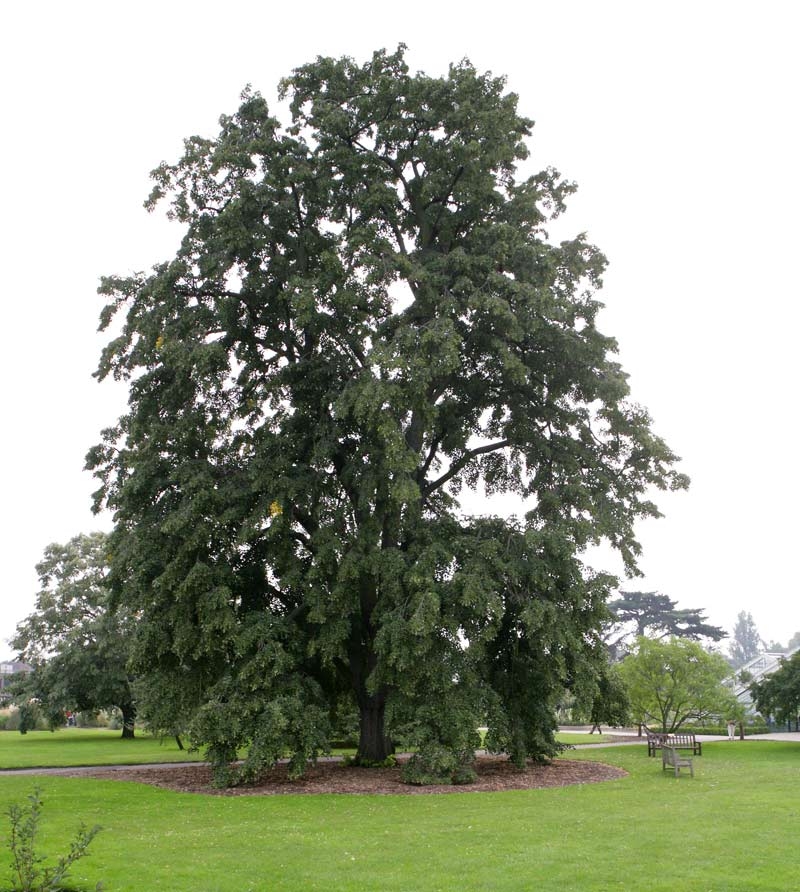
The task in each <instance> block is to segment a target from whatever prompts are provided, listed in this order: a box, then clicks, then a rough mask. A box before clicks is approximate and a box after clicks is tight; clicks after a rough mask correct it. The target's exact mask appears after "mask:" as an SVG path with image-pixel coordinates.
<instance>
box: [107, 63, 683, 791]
mask: <svg viewBox="0 0 800 892" xmlns="http://www.w3.org/2000/svg"><path fill="white" fill-rule="evenodd" d="M281 91H282V96H283V97H284V98H285V99H287V100H288V101H289V108H290V114H291V121H290V123H289V124H288V125H287V126H283V125H281V123H280V122H279V121H278V120H277V119H276V118H274V117H273V116H272V115H271V114H270V112H269V110H268V107H267V103H266V102H265V100H264V99H263V98H262V96H260V95H259V94H258V93H254V92H251V91H247V92H245V94H244V95H243V98H242V104H241V106H240V108H239V109H238V111H237V112H236V113H235V114H234V115H232V116H223V117H222V118H221V119H220V126H221V129H220V133H219V135H218V136H217V137H216V138H214V139H206V138H200V137H194V138H192V139H189V140H187V141H186V145H185V152H184V155H183V157H182V158H181V159H180V160H179V161H178V162H177V163H175V164H166V163H165V164H162V165H161V166H160V167H159V168H157V170H156V171H155V172H154V179H155V188H154V190H153V193H152V196H151V198H150V202H149V203H150V206H154V205H155V204H156V203H158V202H160V201H166V202H168V206H169V209H170V213H171V215H172V216H173V217H174V218H175V219H176V220H178V221H180V223H182V224H183V226H184V227H185V236H184V238H183V242H182V244H181V247H180V249H179V250H178V252H177V254H176V256H175V257H174V258H173V259H172V260H170V261H167V262H165V263H163V264H161V265H159V266H157V267H155V268H154V270H153V271H152V272H151V273H149V274H139V275H135V276H132V277H129V278H116V277H111V278H107V279H105V280H104V281H103V284H102V288H101V290H102V292H103V293H104V294H106V295H107V296H108V298H109V303H108V306H107V308H106V310H105V312H104V315H103V325H104V326H107V325H109V324H110V323H111V321H112V319H114V318H115V317H117V316H118V315H121V317H122V326H121V330H120V333H119V334H118V335H117V336H116V337H114V338H113V340H112V341H111V342H110V343H109V345H108V346H107V348H106V350H105V351H104V353H103V357H102V360H101V364H100V369H99V377H100V378H103V377H105V376H107V375H113V376H115V377H116V378H120V379H124V380H126V381H128V382H129V387H130V397H129V407H128V411H127V413H126V414H125V415H124V416H123V417H122V418H121V419H120V420H119V421H118V423H117V424H116V425H115V426H114V427H112V428H110V429H109V430H108V431H106V432H105V434H104V441H103V443H102V444H101V445H99V446H97V447H96V448H95V449H94V450H92V452H91V453H90V456H89V466H90V467H91V468H93V469H94V471H95V472H96V474H97V475H98V477H99V478H100V480H101V482H102V485H101V488H100V490H99V491H98V493H97V506H98V507H102V506H107V507H109V508H110V509H111V510H113V512H114V514H115V518H116V529H115V532H114V534H113V537H112V538H113V543H114V544H113V549H112V550H113V553H114V561H113V567H112V574H111V581H112V585H113V587H114V590H115V598H116V602H117V603H118V604H125V605H126V606H127V607H128V608H129V609H131V610H134V611H136V614H137V617H139V621H138V623H137V627H136V635H135V640H134V645H133V646H134V665H135V666H136V669H137V672H138V673H139V674H145V673H158V674H159V678H160V679H162V681H163V683H164V684H170V683H171V682H170V681H169V680H170V679H178V680H179V681H177V682H175V683H176V684H179V685H181V687H182V689H183V685H184V681H185V679H187V678H191V680H192V681H191V685H190V686H189V687H190V689H191V691H192V694H191V697H192V698H193V700H194V706H195V711H194V716H195V717H194V720H193V735H194V739H195V742H197V743H200V744H203V745H206V746H209V747H210V753H211V756H212V758H213V760H214V761H215V763H216V764H217V765H218V766H219V768H220V776H221V777H223V779H226V780H227V779H229V778H228V777H227V775H225V770H224V766H225V764H226V763H227V762H228V760H230V759H232V758H233V756H234V754H235V753H236V751H237V749H239V748H241V747H243V746H246V747H249V752H250V757H249V759H248V761H247V763H246V765H245V769H244V772H245V774H247V773H254V772H257V771H259V770H260V769H261V768H262V767H263V766H264V765H268V764H270V763H271V762H272V761H273V760H274V758H275V757H276V755H277V754H279V753H282V752H284V751H286V750H288V751H289V752H291V753H292V754H293V770H295V771H298V772H299V771H301V770H302V766H303V764H304V763H305V761H306V760H307V759H308V758H311V757H313V756H314V754H315V753H317V752H318V751H320V750H321V749H324V747H325V745H326V741H327V740H329V739H330V736H331V734H332V733H333V732H334V728H333V721H334V717H333V715H332V713H333V711H334V704H340V703H341V702H342V698H345V699H346V698H351V700H352V701H353V702H354V705H355V706H356V707H357V709H358V711H359V715H360V746H359V756H360V757H362V758H363V759H365V760H366V759H368V760H372V761H380V760H381V759H383V758H385V756H386V755H387V753H388V752H389V751H390V750H391V747H392V736H393V735H394V736H397V735H399V734H401V733H402V734H405V735H411V736H412V737H413V739H414V740H415V741H416V742H417V743H418V744H420V745H422V746H423V747H424V746H426V745H429V746H430V747H432V748H437V747H442V746H444V747H445V748H446V749H448V750H449V751H450V752H453V753H469V752H471V750H472V748H473V747H474V742H475V728H476V727H477V726H478V725H479V724H480V723H481V722H482V721H484V720H486V721H488V723H489V727H490V733H489V741H490V745H492V746H494V747H495V748H498V749H501V750H503V751H507V752H510V753H512V754H513V755H514V757H515V758H517V759H518V760H521V759H524V758H525V757H526V756H533V757H542V756H546V755H548V754H551V753H553V752H554V751H555V744H554V738H553V734H552V730H553V726H554V719H553V708H554V706H555V704H556V702H557V701H558V699H559V697H560V696H561V694H562V692H563V690H564V688H565V687H574V686H576V685H591V684H592V683H593V679H594V678H595V677H596V671H595V670H596V666H597V661H601V660H602V659H603V658H604V657H603V648H602V646H601V644H600V640H599V635H598V629H599V627H600V625H601V623H602V621H603V619H604V617H605V608H604V601H605V598H606V597H607V594H608V590H609V587H610V585H611V584H612V581H611V580H610V579H609V578H608V577H605V576H603V575H593V574H591V573H588V572H587V571H586V570H585V569H584V568H583V567H582V565H581V563H580V560H579V555H580V553H581V551H582V550H583V549H584V548H585V547H586V546H587V545H589V544H591V543H594V542H598V541H601V540H606V541H609V542H610V543H611V544H612V545H613V546H614V547H615V548H616V549H618V551H619V552H620V553H621V555H622V557H623V559H624V561H625V563H626V565H627V566H628V568H629V569H630V570H632V571H633V570H634V568H635V561H636V556H637V554H638V552H639V546H638V543H637V542H636V538H635V535H634V526H633V525H634V522H635V520H636V519H637V518H639V517H644V516H653V515H656V514H657V509H656V507H655V505H654V504H653V503H652V502H651V501H650V492H651V490H652V488H653V487H656V488H662V489H663V488H674V487H682V486H684V485H685V484H686V480H685V478H684V477H683V476H681V475H679V474H677V473H676V472H675V471H674V469H673V465H674V462H675V456H674V455H673V454H672V453H671V451H670V450H669V449H668V447H667V446H666V445H665V444H664V443H663V441H662V440H660V439H659V438H658V437H656V436H655V435H654V434H653V432H652V430H651V427H650V419H649V417H648V416H647V413H646V412H645V411H644V410H643V409H642V408H641V407H639V406H637V405H635V404H633V403H631V402H630V401H629V400H628V387H627V383H626V378H625V375H624V373H623V372H622V370H621V369H620V367H619V365H618V363H617V362H616V361H615V360H614V359H613V353H614V351H615V343H614V341H613V340H612V339H611V338H608V337H606V336H604V335H603V334H602V333H601V332H600V331H599V330H598V329H597V327H596V316H597V312H598V309H599V306H600V305H599V303H598V302H597V300H596V299H595V297H594V290H595V289H596V288H597V287H598V285H599V283H600V277H601V274H602V271H603V268H604V265H605V260H604V258H603V257H602V255H601V254H600V253H599V252H598V251H597V250H596V249H595V248H594V247H593V246H592V245H591V244H589V243H588V242H587V241H586V239H585V238H584V237H583V236H579V237H578V238H576V239H574V240H571V241H566V242H562V243H560V244H553V243H551V242H550V241H549V240H548V236H547V232H546V226H547V224H548V221H549V220H551V219H552V218H553V217H555V216H556V215H557V214H559V213H560V212H561V210H562V209H563V207H564V201H565V199H566V197H567V196H568V195H569V193H570V192H572V191H573V186H572V185H571V184H570V183H568V182H565V181H564V180H563V179H562V178H561V177H560V175H559V174H558V173H557V171H555V170H545V171H542V172H541V173H538V174H535V175H533V176H530V177H527V178H524V179H521V180H518V179H517V175H516V166H517V164H518V163H519V162H521V161H522V160H524V159H525V158H526V157H527V154H528V149H527V144H526V139H527V137H528V136H529V135H530V131H531V122H530V121H529V120H527V119H526V118H524V117H522V116H520V115H519V114H518V112H517V98H516V96H514V94H512V93H507V92H505V85H504V82H503V80H502V79H501V78H496V77H493V76H491V75H490V74H480V73H479V72H477V71H476V70H475V69H474V68H473V67H472V65H470V64H469V63H468V62H466V61H465V62H462V63H460V64H458V65H454V66H451V68H450V70H449V72H448V74H447V75H446V76H445V77H429V76H427V75H424V74H416V75H412V74H410V73H409V70H408V66H407V64H406V62H405V60H404V54H403V48H402V47H401V48H400V49H399V50H398V51H397V52H395V53H391V54H387V53H386V52H383V51H381V52H377V53H375V54H374V56H373V57H372V59H371V60H369V61H368V62H366V63H365V64H363V65H359V64H357V63H356V62H354V61H353V60H350V59H346V58H345V59H338V60H335V59H329V58H319V59H317V60H316V61H315V62H313V63H311V64H309V65H306V66H303V67H302V68H299V69H297V70H296V71H295V72H294V73H293V75H292V76H291V77H289V78H287V79H286V80H285V81H284V82H283V83H282V85H281ZM468 491H474V492H478V493H482V494H485V495H486V496H493V495H498V494H500V495H501V494H503V493H513V494H515V495H516V496H518V497H522V498H523V499H525V500H526V502H527V506H528V509H529V510H528V513H527V514H526V517H525V519H524V520H520V521H515V520H500V519H496V518H491V517H477V516H470V515H467V514H465V513H464V512H463V510H462V504H461V497H462V495H463V493H464V492H468ZM181 679H182V680H181ZM159 684H161V682H159V683H158V684H157V685H156V687H158V685H159ZM173 695H174V691H173V694H170V695H169V696H173Z"/></svg>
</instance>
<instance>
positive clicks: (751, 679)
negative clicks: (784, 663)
mask: <svg viewBox="0 0 800 892" xmlns="http://www.w3.org/2000/svg"><path fill="white" fill-rule="evenodd" d="M797 650H800V648H797V647H796V648H794V649H793V650H790V651H787V652H785V653H784V652H782V651H764V652H763V653H760V654H759V655H758V656H757V657H753V659H752V660H750V662H749V663H745V664H744V666H740V667H739V668H738V669H737V670H736V672H735V674H734V676H733V693H734V694H735V695H736V699H737V700H738V701H739V702H740V703H743V704H744V705H745V706H746V707H747V710H748V711H749V712H752V711H753V710H754V708H755V707H754V706H753V698H752V696H751V694H750V688H751V687H752V685H753V684H754V683H755V682H757V681H761V680H762V679H764V678H766V677H767V676H768V675H772V673H773V672H774V671H775V670H776V669H778V668H779V667H780V665H781V660H787V659H788V658H789V657H790V656H791V655H792V654H793V653H795V651H797ZM742 679H744V680H742Z"/></svg>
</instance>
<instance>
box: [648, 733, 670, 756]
mask: <svg viewBox="0 0 800 892" xmlns="http://www.w3.org/2000/svg"><path fill="white" fill-rule="evenodd" d="M644 730H645V733H646V734H647V755H648V756H655V754H656V750H660V749H661V744H662V743H663V742H664V738H665V737H666V736H667V735H666V734H657V733H655V732H654V731H650V730H649V729H647V728H645V729H644Z"/></svg>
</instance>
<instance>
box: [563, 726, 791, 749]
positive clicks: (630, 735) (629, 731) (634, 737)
mask: <svg viewBox="0 0 800 892" xmlns="http://www.w3.org/2000/svg"><path fill="white" fill-rule="evenodd" d="M561 730H563V731H576V730H578V731H587V732H588V730H589V729H588V727H586V728H581V729H576V728H562V729H561ZM603 733H605V734H610V735H611V736H613V737H616V738H617V740H615V741H613V742H611V743H577V744H574V746H575V747H576V748H577V749H588V748H592V749H598V748H599V747H607V746H627V745H629V744H634V743H639V744H646V743H647V739H646V738H645V737H644V735H643V736H642V737H639V732H638V731H637V730H636V729H635V728H606V729H605V731H604V732H603ZM622 737H624V738H626V739H625V740H620V739H619V738H622ZM695 737H697V739H698V740H700V741H701V742H704V741H707V740H708V741H714V740H727V739H728V736H727V735H726V734H696V735H695ZM748 740H782V741H790V742H792V743H800V731H775V732H773V733H772V734H748V735H747V737H746V738H745V739H744V741H741V740H739V738H738V736H737V737H736V739H735V740H734V741H732V742H733V743H742V742H744V743H747V741H748Z"/></svg>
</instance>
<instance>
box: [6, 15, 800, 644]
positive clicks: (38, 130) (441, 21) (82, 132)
mask: <svg viewBox="0 0 800 892" xmlns="http://www.w3.org/2000/svg"><path fill="white" fill-rule="evenodd" d="M276 7H277V4H273V3H267V2H260V3H246V2H237V0H228V2H226V3H224V4H223V3H208V2H204V0H199V2H191V3H187V2H163V0H162V2H159V3H153V2H149V0H139V2H137V3H135V4H112V3H108V2H107V0H106V2H102V3H95V2H77V3H71V4H66V3H63V2H36V0H28V2H27V3H25V4H14V5H13V6H12V5H7V6H6V7H5V9H4V12H3V14H2V17H1V18H2V25H1V27H0V34H1V36H0V99H2V137H1V138H0V171H2V176H3V179H4V183H3V197H4V203H3V208H2V215H0V251H1V253H0V258H1V259H2V271H1V272H0V288H2V317H1V318H2V322H0V363H2V365H1V367H0V372H1V377H0V381H1V382H2V390H1V391H0V392H1V393H2V424H3V435H2V438H0V449H1V450H2V453H1V458H2V461H1V462H0V468H2V471H3V475H4V486H3V490H4V497H3V502H2V505H3V511H2V524H3V531H2V532H3V535H2V537H0V541H2V549H3V552H2V596H1V597H2V600H1V601H0V658H3V657H5V656H9V655H10V649H9V648H8V647H7V646H6V645H5V643H4V642H5V639H7V638H8V637H9V636H10V635H11V634H12V633H13V630H14V627H15V625H16V623H17V622H18V621H19V620H20V619H22V618H23V617H24V616H25V615H26V614H27V613H28V612H29V611H30V609H31V607H32V604H33V599H34V596H35V593H36V589H37V585H36V576H35V573H34V565H35V563H36V562H37V561H38V560H39V559H40V557H41V554H42V551H43V549H44V547H45V546H46V545H47V544H48V543H50V542H53V541H65V540H67V539H69V538H70V537H71V536H73V535H75V534H77V533H79V532H88V531H90V530H93V529H98V528H104V529H107V528H108V527H109V526H110V519H109V518H96V517H93V516H92V514H91V511H90V507H89V506H90V493H91V492H92V490H93V489H94V488H95V487H94V482H93V480H92V479H91V477H90V476H89V475H88V474H87V473H85V472H84V471H83V470H82V467H83V459H84V455H85V453H86V451H87V449H88V448H89V447H90V446H91V445H92V444H94V443H95V442H97V441H98V439H99V432H100V430H101V429H102V428H103V427H105V426H108V425H110V424H111V423H112V422H113V421H114V419H115V417H116V416H117V415H118V414H119V412H120V411H121V409H122V407H123V405H124V402H123V400H124V393H122V391H121V390H120V389H119V388H117V389H115V388H114V387H113V386H108V385H102V386H101V385H98V384H97V383H96V382H95V381H94V380H93V379H92V377H91V373H92V371H93V370H94V368H95V366H96V362H97V358H98V355H99V351H100V349H101V346H102V343H103V340H102V338H101V337H100V336H98V335H97V334H96V333H95V330H96V327H97V316H98V313H99V310H100V307H101V301H100V299H99V298H98V297H97V295H96V293H95V290H96V287H97V281H98V278H99V276H100V275H103V274H109V273H119V274H124V273H129V272H131V271H133V270H137V269H146V268H147V267H149V266H150V265H151V264H153V263H155V262H157V261H159V260H163V259H166V258H167V257H169V256H170V255H171V252H172V250H173V249H174V246H175V245H176V243H177V240H178V237H179V231H178V230H177V228H174V227H173V226H171V225H169V224H167V223H166V222H164V221H163V219H160V218H159V217H157V216H152V215H148V214H147V213H146V212H145V211H144V210H143V209H142V201H143V200H144V198H145V197H146V195H147V193H148V191H149V180H148V174H149V171H150V170H151V169H152V168H153V167H155V166H156V164H157V163H158V162H160V161H161V160H170V161H171V160H175V159H176V158H177V157H178V155H179V153H180V151H181V146H182V139H183V138H184V137H185V136H189V135H190V134H194V133H200V134H203V135H208V136H211V135H214V134H215V133H216V132H217V130H216V122H217V118H218V116H219V114H220V113H222V112H231V111H233V110H234V109H235V108H236V106H237V101H238V96H239V93H240V92H241V90H242V88H243V87H244V85H245V84H247V83H252V84H253V86H254V87H256V88H257V89H259V90H261V91H262V92H263V93H264V94H265V95H266V96H267V97H268V98H270V99H272V98H274V95H275V87H276V84H277V82H278V80H279V78H280V77H282V76H285V75H286V74H288V73H289V72H290V71H291V69H292V68H294V67H295V66H297V65H300V64H303V63H305V62H307V61H310V60H312V59H313V58H314V57H315V56H316V55H318V54H324V55H335V56H340V55H351V56H354V57H355V58H357V59H358V60H359V61H363V60H365V59H366V58H367V57H368V56H369V55H370V54H371V52H372V51H373V50H374V49H377V48H379V47H387V48H389V49H393V48H394V47H395V46H396V45H397V43H398V42H400V41H403V42H405V43H407V44H408V46H409V52H408V56H407V58H408V59H409V61H410V64H411V67H412V68H413V69H423V70H425V71H426V72H428V73H429V74H441V73H444V72H445V71H446V68H447V64H448V63H449V62H451V61H457V60H458V59H460V58H462V57H464V56H467V57H469V58H470V59H471V60H472V62H473V63H474V64H475V65H476V66H477V67H478V68H480V69H489V70H491V71H493V72H494V73H495V74H506V75H507V76H508V84H509V88H510V89H512V90H513V91H515V92H516V93H518V94H519V96H520V106H521V110H522V112H523V113H525V114H527V115H528V116H530V117H532V118H534V119H535V120H536V127H535V131H534V140H533V142H532V149H533V159H532V163H533V164H534V165H536V167H537V169H538V168H540V167H543V166H545V165H548V164H553V165H555V166H557V167H558V168H559V169H560V170H561V171H562V172H563V173H564V174H565V175H567V176H568V177H569V178H570V179H573V180H576V181H577V182H578V184H579V186H580V191H579V193H578V195H577V196H576V197H575V198H574V199H573V200H572V203H571V210H570V211H569V212H568V214H567V215H566V217H565V220H564V223H565V227H566V229H567V230H568V231H570V232H579V231H583V230H585V231H587V232H588V233H589V236H590V238H591V239H592V240H593V241H594V242H595V243H596V244H598V245H599V246H600V247H601V248H602V249H603V250H604V252H605V253H606V254H607V256H608V257H609V259H610V262H611V266H610V269H609V272H608V274H607V276H606V283H605V288H604V291H603V294H602V295H601V296H602V299H603V300H604V302H605V304H606V307H607V308H606V310H605V311H604V313H603V315H602V317H601V327H602V328H603V330H604V331H605V332H606V333H608V334H612V335H614V336H616V337H617V339H618V340H619V342H620V355H621V359H622V363H623V365H624V367H625V368H626V369H627V371H628V372H629V373H630V376H631V385H632V388H633V394H634V397H635V398H636V399H637V400H638V401H639V402H641V403H643V404H644V405H646V406H647V407H648V408H649V410H650V411H651V414H652V415H653V417H654V419H655V427H656V430H657V431H658V432H659V433H660V434H661V435H662V436H664V437H665V438H666V439H667V441H668V442H669V443H670V445H671V446H672V448H673V449H674V450H675V451H677V453H678V454H679V455H681V456H682V457H683V459H684V461H683V470H685V471H686V472H687V473H688V474H690V475H691V477H692V480H693V485H692V488H691V490H690V491H689V492H688V493H684V494H677V495H670V496H669V497H664V498H662V500H661V504H662V507H663V510H664V511H665V513H666V515H667V516H666V518H665V519H662V520H659V521H650V522H648V523H646V524H645V525H643V526H642V528H641V540H642V542H643V545H644V547H645V554H644V558H643V560H642V563H641V566H642V569H643V570H644V572H645V574H646V576H645V578H644V579H643V580H635V581H633V582H631V583H628V584H627V586H626V585H625V584H623V588H624V587H628V588H634V589H639V590H659V591H662V592H664V593H665V594H668V595H670V596H671V597H673V598H675V599H676V600H677V601H678V602H679V604H680V605H681V606H684V607H702V608H705V609H706V610H707V612H708V616H709V619H710V620H711V621H712V622H714V623H716V624H718V625H722V626H724V627H726V628H727V629H729V630H730V629H731V628H732V626H733V623H734V622H735V619H736V615H737V613H738V612H739V611H740V610H749V611H751V612H752V614H753V616H754V618H755V621H756V624H757V626H758V628H759V630H760V631H761V634H762V636H763V637H765V638H767V639H777V640H779V641H783V642H786V640H787V639H788V638H789V637H790V636H791V635H792V634H793V633H794V632H795V631H797V630H798V629H800V601H798V598H797V594H796V593H797V575H796V561H795V554H796V537H797V520H796V512H797V505H798V496H800V484H798V475H797V470H796V462H797V457H798V440H797V435H798V421H797V408H798V406H797V402H798V400H797V384H798V374H797V366H796V363H797V354H798V351H797V346H796V343H797V337H798V322H800V309H799V308H798V299H797V298H798V284H797V270H796V267H797V257H798V235H799V234H800V233H799V231H798V230H799V227H798V209H799V208H800V167H799V166H798V159H800V137H799V135H798V134H799V131H800V127H799V122H798V115H799V114H800V112H799V111H798V109H800V103H798V98H797V97H798V86H799V85H800V77H799V75H800V62H799V61H798V59H799V58H800V56H798V51H797V38H798V24H800V12H798V10H800V7H798V5H797V4H795V3H793V2H770V0H761V2H760V3H759V4H757V5H756V4H755V3H752V2H750V3H747V4H745V3H739V2H735V0H733V2H732V0H728V2H709V0H705V2H700V0H694V2H691V3H690V2H682V0H677V2H676V0H672V2H670V3H662V2H658V3H656V2H653V3H642V2H613V0H605V2H591V0H586V2H578V0H561V2H558V3H554V2H552V0H548V2H539V0H527V2H525V3H520V4H511V3H506V2H503V0H497V2H493V3H491V4H480V5H473V4H470V3H469V2H459V3H444V2H440V3H432V2H430V0H427V2H418V0H406V2H403V3H402V4H394V5H387V4H380V3H375V2H374V0H371V2H348V0H343V2H339V3H330V2H323V3H320V2H305V3H303V4H297V3H295V4H281V5H280V7H279V8H278V9H277V11H276ZM520 10H521V11H520Z"/></svg>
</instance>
